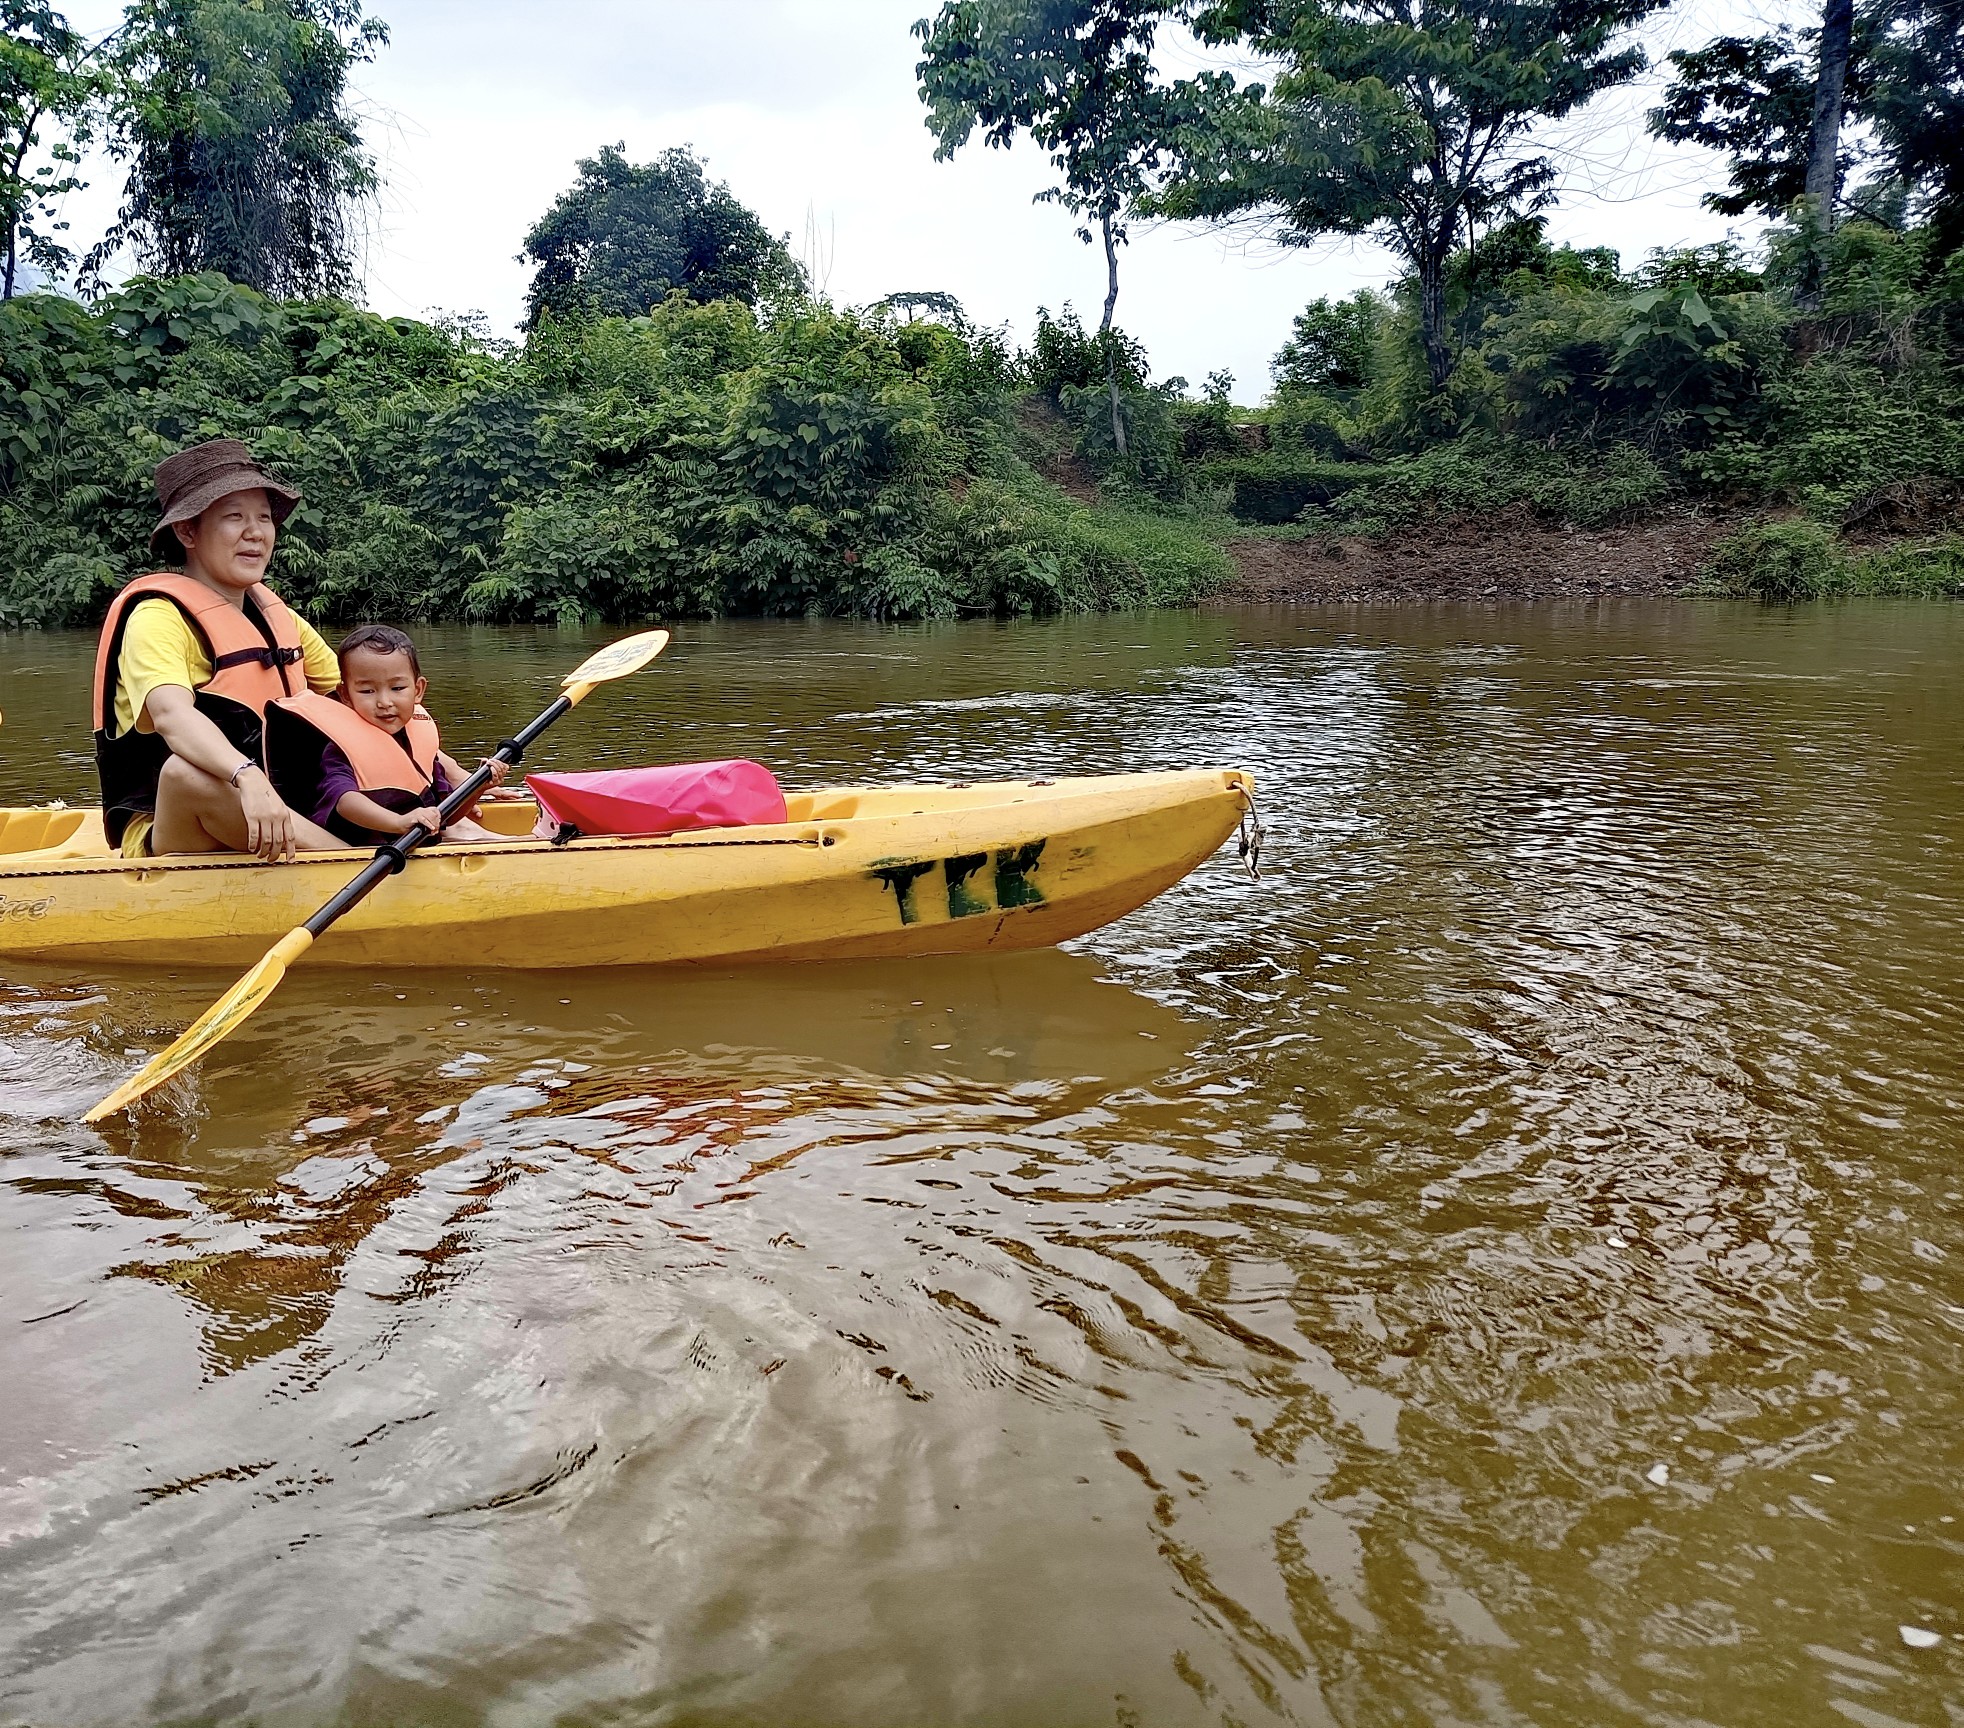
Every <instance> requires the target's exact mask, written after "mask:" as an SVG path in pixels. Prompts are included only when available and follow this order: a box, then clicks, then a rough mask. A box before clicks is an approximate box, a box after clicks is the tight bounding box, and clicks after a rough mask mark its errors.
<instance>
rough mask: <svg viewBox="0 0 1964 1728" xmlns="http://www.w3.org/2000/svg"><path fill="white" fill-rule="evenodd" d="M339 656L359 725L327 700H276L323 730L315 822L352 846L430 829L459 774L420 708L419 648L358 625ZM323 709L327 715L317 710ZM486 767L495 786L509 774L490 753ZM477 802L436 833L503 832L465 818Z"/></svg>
mask: <svg viewBox="0 0 1964 1728" xmlns="http://www.w3.org/2000/svg"><path fill="white" fill-rule="evenodd" d="M338 653H339V659H340V662H341V688H340V691H339V705H340V706H342V707H343V708H344V709H345V710H347V711H351V714H352V716H353V718H354V719H355V720H356V721H357V722H358V723H359V726H357V727H356V728H352V729H351V727H350V725H349V719H348V717H347V716H345V715H343V714H336V713H333V712H332V708H333V706H334V704H332V703H327V702H324V700H323V699H322V698H320V697H301V698H297V699H295V700H293V701H292V702H290V703H283V704H277V705H276V706H281V707H289V708H291V709H293V710H294V711H296V712H297V713H298V715H299V717H300V718H301V719H302V720H306V721H309V722H310V723H312V724H313V725H314V727H315V730H316V731H317V733H319V734H320V735H321V750H320V757H319V770H318V777H317V779H315V783H314V791H313V817H314V820H315V821H316V822H317V823H319V824H320V825H321V826H322V827H323V828H326V829H327V830H328V831H329V832H330V833H332V834H335V835H337V836H338V837H339V838H341V839H343V840H346V841H347V842H348V843H349V844H350V845H354V846H379V845H381V844H383V843H384V842H386V841H388V840H391V839H393V838H394V837H395V836H396V835H398V834H406V833H408V832H409V830H410V829H411V828H413V827H416V826H418V825H419V824H420V825H421V826H423V827H425V828H431V829H434V828H435V827H436V826H437V808H436V807H437V806H438V805H439V804H441V803H442V802H443V800H444V799H445V798H447V797H449V796H450V794H451V792H452V791H453V790H454V789H455V788H456V787H457V786H459V785H461V784H462V782H463V781H464V779H465V778H466V773H465V770H464V769H463V768H461V767H459V766H458V764H457V763H456V762H455V761H454V760H453V759H452V758H451V757H449V756H447V755H445V754H444V752H443V750H442V749H441V748H440V747H439V744H438V739H437V730H436V723H435V722H434V721H433V720H431V719H430V717H429V715H428V714H427V713H425V712H424V710H423V705H422V704H423V695H424V692H425V691H426V690H427V689H428V688H429V681H428V680H427V679H426V678H425V677H424V676H423V670H422V667H421V665H420V664H419V663H418V661H417V658H416V645H415V644H414V643H413V642H411V641H410V639H409V638H408V637H407V636H405V635H404V634H403V633H402V632H401V631H400V630H392V629H390V628H389V627H388V626H386V625H382V624H364V625H363V626H361V628H360V629H358V630H355V631H352V632H350V634H349V635H348V636H347V638H346V639H345V640H344V641H343V642H342V643H341V646H340V649H339V651H338ZM323 707H326V708H327V709H328V710H329V712H326V713H322V712H320V710H321V709H322V708H323ZM362 726H365V727H371V728H373V729H374V731H375V732H376V733H377V734H379V737H373V738H371V737H369V736H367V735H366V734H365V733H364V732H363V731H362V730H360V729H359V728H360V727H362ZM337 737H338V739H339V742H337V741H336V740H337ZM384 739H387V740H389V741H390V744H392V745H393V747H394V748H395V749H397V750H399V751H400V752H401V760H399V761H398V760H397V759H396V758H395V756H394V755H393V754H392V753H391V749H390V745H385V744H383V743H382V740H384ZM343 744H345V745H346V746H347V748H345V749H344V748H343V747H342V746H343ZM378 745H379V746H381V748H380V749H379V750H378V748H377V746H378ZM487 765H488V766H489V768H490V769H491V784H492V785H493V786H494V787H495V786H497V785H499V784H500V783H501V782H502V781H503V780H504V778H505V776H506V774H507V772H508V771H509V770H508V768H507V766H506V764H505V763H503V762H499V761H497V760H495V759H492V760H490V761H489V762H488V763H487ZM475 808H476V805H475V802H473V803H472V804H471V805H470V806H469V807H467V808H466V809H465V811H464V812H463V813H461V814H460V815H459V816H457V817H455V818H454V819H453V820H452V821H451V823H450V825H449V826H448V827H447V828H445V829H444V830H443V831H442V836H441V837H442V838H443V839H445V840H498V839H504V838H508V836H502V835H498V834H494V833H492V832H491V830H490V829H488V828H485V827H483V826H482V825H481V824H479V823H476V822H473V821H471V820H470V813H471V811H472V810H474V809H475Z"/></svg>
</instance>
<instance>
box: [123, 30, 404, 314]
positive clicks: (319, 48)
mask: <svg viewBox="0 0 1964 1728" xmlns="http://www.w3.org/2000/svg"><path fill="white" fill-rule="evenodd" d="M124 19H125V22H124V26H123V31H122V38H121V42H120V44H119V46H118V49H117V52H116V56H115V61H116V69H117V72H118V74H119V76H120V79H121V89H120V92H119V95H118V98H117V102H116V109H115V114H114V119H113V124H112V131H111V146H110V147H111V150H112V152H113V153H114V154H115V155H116V156H117V157H119V158H120V159H122V160H124V161H127V162H128V163H129V164H130V170H129V178H128V181H127V183H126V184H125V187H124V192H123V204H122V208H121V210H120V212H119V213H118V216H117V220H116V223H115V226H114V227H112V228H111V230H110V231H109V234H108V235H107V236H106V237H105V238H104V240H103V241H102V243H101V244H100V245H99V246H97V247H96V248H95V250H94V251H93V252H92V253H91V254H90V256H89V261H88V263H89V268H90V270H91V271H92V272H93V273H96V274H99V273H100V271H101V269H102V266H103V264H104V263H105V262H106V261H107V259H108V258H109V257H110V256H111V255H112V254H113V253H114V252H115V251H116V250H117V248H119V247H121V246H123V245H125V244H128V245H132V246H134V248H135V249H136V253H137V256H138V258H139V259H140V260H141V261H142V262H143V264H144V266H145V267H146V268H147V269H149V270H152V271H154V272H156V273H157V274H159V275H167V276H181V275H190V274H193V273H196V272H199V271H206V270H211V271H218V272H220V273H222V274H224V275H225V276H228V277H230V278H231V279H232V280H233V281H234V282H240V283H243V284H245V285H246V286H247V287H250V288H256V289H258V290H259V291H260V292H261V293H265V294H273V295H284V296H294V297H306V296H313V295H324V294H344V293H347V292H349V291H351V289H352V288H353V286H354V282H355V263H354V257H353V240H352V234H351V229H352V227H353V223H354V218H355V212H356V210H357V207H358V206H359V205H360V203H361V202H362V201H363V200H365V199H368V198H370V197H372V196H373V195H374V194H375V192H376V191H377V189H378V187H379V184H380V182H379V179H378V176H377V174H376V170H375V163H374V160H373V158H372V157H371V156H370V155H369V154H368V152H367V151H366V150H365V149H364V148H363V146H362V141H361V133H360V128H359V127H358V126H357V124H356V122H355V119H354V117H353V115H352V114H351V113H350V112H349V109H348V88H347V86H348V73H349V69H350V68H351V67H352V66H354V65H356V64H357V63H359V62H361V61H364V60H368V59H371V58H373V56H374V54H375V52H376V51H377V50H378V49H379V48H380V47H381V46H382V45H383V44H385V43H386V42H387V41H388V39H389V37H388V28H387V26H386V25H384V24H383V23H382V22H381V21H380V20H379V19H374V18H367V19H365V18H363V16H362V9H361V0H132V3H131V4H130V6H129V7H128V9H127V11H126V12H125V14H124Z"/></svg>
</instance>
